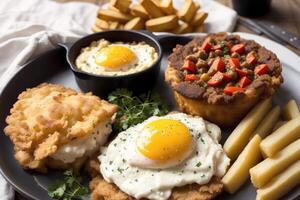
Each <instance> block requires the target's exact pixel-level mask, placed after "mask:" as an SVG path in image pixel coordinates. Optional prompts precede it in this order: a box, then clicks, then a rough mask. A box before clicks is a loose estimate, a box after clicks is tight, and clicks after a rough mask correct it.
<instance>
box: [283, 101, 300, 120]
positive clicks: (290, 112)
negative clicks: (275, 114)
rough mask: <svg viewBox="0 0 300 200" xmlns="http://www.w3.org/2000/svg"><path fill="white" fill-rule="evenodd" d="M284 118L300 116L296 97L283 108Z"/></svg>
mask: <svg viewBox="0 0 300 200" xmlns="http://www.w3.org/2000/svg"><path fill="white" fill-rule="evenodd" d="M282 115H283V119H284V120H286V121H289V120H291V119H295V118H296V117H298V116H300V113H299V109H298V106H297V103H296V101H295V100H294V99H292V100H290V101H289V102H288V103H287V104H286V105H285V106H284V108H283V112H282Z"/></svg>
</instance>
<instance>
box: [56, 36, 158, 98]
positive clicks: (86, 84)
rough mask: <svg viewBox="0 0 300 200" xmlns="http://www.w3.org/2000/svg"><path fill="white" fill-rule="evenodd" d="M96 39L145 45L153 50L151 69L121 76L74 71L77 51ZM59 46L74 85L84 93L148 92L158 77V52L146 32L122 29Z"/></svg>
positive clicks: (153, 39) (75, 69)
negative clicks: (114, 91)
mask: <svg viewBox="0 0 300 200" xmlns="http://www.w3.org/2000/svg"><path fill="white" fill-rule="evenodd" d="M99 39H106V40H108V41H110V42H120V41H121V42H125V43H131V42H146V43H147V44H149V45H150V46H152V47H153V48H154V49H155V50H156V52H157V54H158V58H157V60H156V61H155V62H154V63H153V64H152V66H150V67H149V68H147V69H145V70H143V71H140V72H137V73H133V74H128V75H121V76H107V75H96V74H92V73H88V72H85V71H82V70H81V69H79V68H77V67H76V64H75V60H76V58H77V56H78V55H79V54H80V51H81V49H82V48H84V47H87V46H89V45H90V44H91V43H92V42H93V41H97V40H99ZM61 46H64V47H65V48H66V49H67V61H68V63H69V65H70V68H71V70H72V71H73V72H74V75H75V78H76V82H77V84H78V86H79V87H80V88H81V89H82V90H83V91H84V92H90V91H91V92H93V93H94V94H97V95H99V96H101V97H106V95H107V94H108V93H109V92H111V91H113V90H115V89H117V88H127V89H129V90H132V91H133V92H135V93H141V92H144V91H147V90H149V89H151V88H152V87H153V86H154V84H155V82H156V80H157V77H158V75H159V70H160V62H161V58H162V49H161V46H160V44H159V42H158V41H157V39H156V37H155V36H154V35H153V34H152V33H150V32H138V31H126V30H114V31H104V32H99V33H95V34H91V35H88V36H86V37H83V38H81V39H79V40H78V41H76V42H75V43H74V44H71V45H70V44H61Z"/></svg>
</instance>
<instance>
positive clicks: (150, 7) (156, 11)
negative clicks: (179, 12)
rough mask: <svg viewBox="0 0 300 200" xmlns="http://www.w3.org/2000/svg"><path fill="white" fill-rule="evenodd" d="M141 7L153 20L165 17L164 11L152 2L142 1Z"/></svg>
mask: <svg viewBox="0 0 300 200" xmlns="http://www.w3.org/2000/svg"><path fill="white" fill-rule="evenodd" d="M141 5H142V6H143V7H144V8H145V10H146V11H147V13H148V14H149V15H150V16H151V17H152V18H158V17H163V16H164V13H163V11H162V10H161V9H160V8H159V7H158V6H157V5H156V4H155V3H154V2H153V1H152V0H142V1H141Z"/></svg>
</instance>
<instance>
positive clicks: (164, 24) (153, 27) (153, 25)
mask: <svg viewBox="0 0 300 200" xmlns="http://www.w3.org/2000/svg"><path fill="white" fill-rule="evenodd" d="M177 26H178V17H177V16H176V15H168V16H165V17H159V18H155V19H150V20H148V21H147V22H146V28H147V30H149V31H154V32H162V31H169V30H172V29H174V28H176V27H177Z"/></svg>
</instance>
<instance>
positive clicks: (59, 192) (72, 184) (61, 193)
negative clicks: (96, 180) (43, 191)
mask: <svg viewBox="0 0 300 200" xmlns="http://www.w3.org/2000/svg"><path fill="white" fill-rule="evenodd" d="M80 182H81V178H80V177H77V176H75V175H74V174H73V171H72V170H67V171H65V172H64V178H63V180H59V181H56V182H55V183H54V184H53V185H51V186H50V187H49V188H48V195H49V196H50V197H51V198H53V199H59V200H72V199H78V198H79V197H82V196H87V195H88V194H89V190H88V188H87V187H86V186H83V185H82V184H81V183H80Z"/></svg>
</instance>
